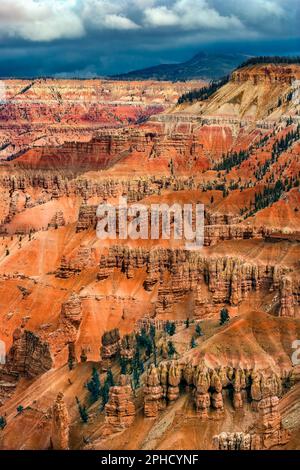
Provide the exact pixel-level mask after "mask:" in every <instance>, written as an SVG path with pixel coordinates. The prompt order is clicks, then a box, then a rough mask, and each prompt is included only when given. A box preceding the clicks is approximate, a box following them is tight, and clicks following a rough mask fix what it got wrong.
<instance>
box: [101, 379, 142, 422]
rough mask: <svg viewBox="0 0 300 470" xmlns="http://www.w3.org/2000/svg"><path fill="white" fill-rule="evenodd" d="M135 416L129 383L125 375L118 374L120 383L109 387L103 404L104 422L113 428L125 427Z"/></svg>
mask: <svg viewBox="0 0 300 470" xmlns="http://www.w3.org/2000/svg"><path fill="white" fill-rule="evenodd" d="M134 417H135V404H134V399H133V392H132V388H131V385H130V384H129V383H128V377H127V376H126V375H121V376H120V383H119V385H116V386H114V387H110V390H109V400H108V403H107V404H106V405H105V422H106V424H108V425H110V426H111V427H112V428H113V430H120V428H121V429H123V428H127V427H128V426H130V425H131V424H132V422H133V421H134Z"/></svg>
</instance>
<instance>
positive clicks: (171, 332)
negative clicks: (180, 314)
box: [169, 322, 176, 336]
mask: <svg viewBox="0 0 300 470" xmlns="http://www.w3.org/2000/svg"><path fill="white" fill-rule="evenodd" d="M175 333H176V324H175V323H174V322H171V323H170V327H169V335H170V336H174V335H175Z"/></svg>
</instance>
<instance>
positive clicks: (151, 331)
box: [149, 323, 156, 341]
mask: <svg viewBox="0 0 300 470" xmlns="http://www.w3.org/2000/svg"><path fill="white" fill-rule="evenodd" d="M155 334H156V330H155V326H154V325H153V324H152V323H151V325H150V330H149V335H150V338H151V339H152V341H153V340H154V339H155Z"/></svg>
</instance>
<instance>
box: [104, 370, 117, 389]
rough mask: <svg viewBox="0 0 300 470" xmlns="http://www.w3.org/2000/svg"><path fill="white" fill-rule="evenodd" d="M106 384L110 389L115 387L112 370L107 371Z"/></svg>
mask: <svg viewBox="0 0 300 470" xmlns="http://www.w3.org/2000/svg"><path fill="white" fill-rule="evenodd" d="M105 382H106V383H107V384H108V386H109V387H113V386H114V385H115V381H114V376H113V373H112V371H111V369H108V370H107V373H106V379H105Z"/></svg>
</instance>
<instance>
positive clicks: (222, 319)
mask: <svg viewBox="0 0 300 470" xmlns="http://www.w3.org/2000/svg"><path fill="white" fill-rule="evenodd" d="M229 320H230V317H229V313H228V310H227V308H222V310H221V312H220V325H224V323H227V322H228V321H229Z"/></svg>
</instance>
